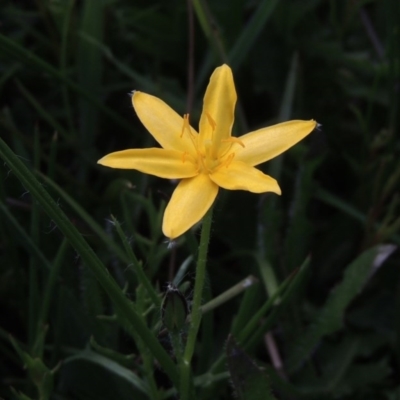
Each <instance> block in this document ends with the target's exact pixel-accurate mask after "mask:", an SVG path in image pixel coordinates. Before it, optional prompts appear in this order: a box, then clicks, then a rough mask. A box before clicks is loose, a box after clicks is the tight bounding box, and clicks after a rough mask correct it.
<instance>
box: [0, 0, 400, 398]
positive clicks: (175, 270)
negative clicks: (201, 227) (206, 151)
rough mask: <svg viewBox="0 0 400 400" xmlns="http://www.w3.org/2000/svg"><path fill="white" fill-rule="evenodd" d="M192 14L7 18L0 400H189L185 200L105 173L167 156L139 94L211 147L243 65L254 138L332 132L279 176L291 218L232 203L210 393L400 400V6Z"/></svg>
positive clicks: (211, 269)
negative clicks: (177, 222) (204, 132)
mask: <svg viewBox="0 0 400 400" xmlns="http://www.w3.org/2000/svg"><path fill="white" fill-rule="evenodd" d="M191 5H192V7H189V8H188V2H187V1H181V0H172V1H168V2H162V1H155V0H151V1H144V0H80V1H78V0H37V1H20V0H15V1H0V8H1V17H0V18H1V21H0V23H1V33H0V129H1V134H0V136H1V138H0V139H1V142H0V158H1V164H0V216H1V217H0V221H1V222H0V398H6V399H8V398H16V399H23V400H26V399H40V400H46V399H55V400H67V399H82V400H83V399H85V400H86V399H111V398H112V399H114V398H115V399H121V400H124V399H132V398H135V399H136V398H137V399H164V398H175V397H174V396H177V394H176V388H177V387H179V376H180V370H179V368H178V367H177V365H178V366H179V362H180V359H181V357H182V354H180V352H181V350H182V349H181V347H182V348H183V347H184V344H185V341H186V339H187V335H188V332H187V326H188V325H189V322H190V321H186V323H183V317H182V315H181V314H180V317H179V318H178V319H179V329H178V330H177V331H178V332H175V335H170V334H169V333H168V332H166V330H165V329H164V327H163V325H162V321H161V311H160V305H161V302H162V299H163V293H164V292H165V290H166V288H167V287H168V286H167V285H168V283H171V284H172V283H173V284H174V285H176V286H178V287H179V290H180V291H181V292H182V297H180V298H179V299H178V300H179V302H178V305H182V304H183V303H185V304H186V303H188V305H189V309H190V305H191V302H192V297H193V285H194V282H193V280H194V276H195V271H194V267H195V262H194V261H193V260H195V259H196V256H197V251H198V249H197V248H198V242H199V234H198V230H196V229H194V230H192V231H191V232H188V233H187V234H185V235H184V236H183V237H182V238H180V239H179V240H178V241H177V243H176V246H175V247H173V248H170V247H168V243H166V242H165V239H164V238H163V236H162V232H161V221H162V216H163V211H164V208H165V204H166V203H167V202H168V199H169V197H170V195H171V193H172V190H173V188H174V183H171V182H168V181H167V180H160V179H157V178H154V177H151V176H147V175H144V174H140V173H138V172H136V171H121V170H111V169H106V168H103V167H101V166H99V165H97V164H96V161H97V160H98V159H99V158H100V157H102V156H103V155H105V154H107V153H110V152H112V151H116V150H122V149H127V148H143V147H153V146H155V145H156V144H155V143H154V140H153V138H152V137H151V136H150V135H149V134H148V133H147V132H146V130H145V128H144V127H143V126H142V125H141V124H140V122H139V121H138V119H137V117H136V116H135V113H134V111H133V109H132V105H131V101H130V97H129V96H128V94H129V93H130V92H131V91H132V90H141V91H144V92H148V93H151V94H153V95H156V96H158V97H160V98H162V99H163V100H164V101H166V102H167V103H168V104H170V105H171V107H173V108H174V109H175V110H176V111H177V112H178V113H180V114H183V113H186V112H190V114H191V122H192V124H193V126H195V127H197V122H198V117H199V115H200V112H201V106H202V96H203V94H204V89H205V87H206V85H207V82H208V79H209V76H210V74H211V72H212V70H213V69H214V68H215V67H216V66H218V65H221V64H222V63H224V62H226V63H227V64H229V65H230V66H232V69H233V72H234V78H235V85H236V89H237V92H238V107H237V110H236V121H235V126H234V130H233V131H234V134H235V135H236V136H239V135H242V134H244V133H246V132H248V131H251V130H255V129H258V128H260V127H263V126H267V125H271V124H273V123H276V122H280V121H284V120H289V119H311V118H313V119H315V120H317V121H318V122H319V123H321V124H322V127H321V128H320V129H318V130H316V131H315V132H313V133H312V134H311V135H310V136H309V137H308V138H306V139H305V140H304V141H302V142H301V143H299V144H298V145H296V146H295V147H294V148H292V149H290V150H289V151H288V152H286V153H285V154H284V155H281V156H279V157H278V158H276V159H274V160H272V161H271V162H269V163H268V164H266V165H261V166H260V167H259V168H260V169H262V170H263V171H264V172H266V173H269V174H270V175H272V176H273V177H274V178H276V179H277V180H278V181H279V184H280V186H281V188H282V196H280V197H278V196H276V195H274V194H263V195H255V194H251V193H248V192H233V191H232V192H229V193H228V192H226V191H221V193H220V194H219V196H218V199H217V201H216V204H215V206H214V214H213V225H212V238H211V244H210V248H209V252H208V254H209V260H208V264H207V278H206V286H205V288H204V290H203V303H209V304H208V307H205V308H204V309H205V310H206V311H207V313H206V314H205V315H204V317H203V320H202V326H201V328H200V334H199V337H198V338H197V343H196V350H195V354H194V359H193V369H192V371H191V378H193V382H191V383H190V390H191V391H192V393H196V395H197V397H198V399H205V400H207V399H209V400H215V399H231V398H232V397H233V396H234V394H233V392H236V395H237V397H238V398H243V399H257V398H263V399H267V397H265V396H267V393H273V395H274V396H275V397H276V398H279V399H285V400H286V399H287V400H290V399H319V400H321V399H345V400H347V399H349V400H350V399H352V400H354V399H362V400H369V399H371V400H377V399H378V400H380V399H383V400H395V399H397V398H398V397H399V396H400V387H399V385H398V382H399V376H400V318H398V315H399V312H400V270H399V268H398V265H399V261H400V260H399V252H398V250H397V251H396V249H397V247H396V246H398V245H399V244H400V232H399V231H400V217H399V215H400V198H399V188H400V137H399V129H400V124H399V119H400V117H399V115H400V114H399V108H400V106H399V104H400V101H399V97H400V91H399V84H400V83H399V82H400V61H399V60H400V46H399V43H400V39H399V35H400V2H399V1H398V0H379V1H378V0H366V1H358V2H357V1H346V0H338V1H336V0H331V1H322V0H309V1H299V0H283V1H271V0H259V1H251V0H231V1H209V0H193V1H192V3H191ZM190 15H191V16H192V17H193V27H192V28H193V38H194V41H193V42H190V40H189V38H190V29H191V28H190V27H189V22H190V20H191V18H189V16H190ZM191 43H192V44H191ZM190 46H193V47H192V48H190ZM190 54H192V56H190ZM190 57H193V59H191V58H190ZM189 61H193V65H194V78H193V80H190V79H188V76H189V73H188V67H189V64H190V63H189ZM250 275H253V276H255V277H256V278H252V279H250V280H249V281H248V282H250V281H251V283H249V287H247V286H246V285H245V284H243V285H244V286H243V285H242V287H241V288H237V291H236V288H235V290H233V291H229V292H228V290H229V289H230V288H232V287H235V285H236V284H237V283H238V282H242V281H243V279H245V278H246V277H248V276H250ZM256 281H257V283H254V282H256ZM245 282H246V281H245ZM242 292H244V293H243V294H242ZM221 294H223V297H222V300H221V299H219V301H218V304H217V305H215V304H214V303H213V299H215V298H216V297H217V296H219V295H221ZM224 296H225V297H224ZM221 304H222V305H221ZM185 307H186V306H185ZM180 311H181V312H182V310H180ZM183 311H184V313H186V308H185V310H183ZM174 318H175V317H174ZM174 318H173V319H172V322H173V323H176V320H175V319H174ZM229 334H233V335H234V337H235V338H236V340H237V344H236V343H233V342H232V341H231V342H229V344H228V353H226V352H225V350H226V346H225V345H226V341H227V338H228V336H229ZM232 353H235V354H236V355H238V356H237V357H232ZM241 368H243V371H242V370H241ZM265 377H268V379H264V378H265ZM258 385H260V387H262V390H265V396H264V397H257V394H251V390H250V391H249V390H248V389H249V388H250V389H254V390H255V393H257V392H258V387H259V386H258ZM263 385H265V387H264V386H263ZM271 396H272V395H271ZM271 398H273V397H271Z"/></svg>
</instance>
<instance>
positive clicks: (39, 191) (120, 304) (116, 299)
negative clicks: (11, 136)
mask: <svg viewBox="0 0 400 400" xmlns="http://www.w3.org/2000/svg"><path fill="white" fill-rule="evenodd" d="M0 157H1V158H2V159H3V160H4V161H5V162H6V163H7V164H8V166H9V168H10V169H11V170H12V171H13V173H14V174H15V175H16V177H17V178H18V179H19V180H20V181H21V183H22V184H23V185H24V187H25V188H26V189H27V190H29V191H30V193H31V195H32V196H33V197H34V198H35V199H36V200H37V201H38V202H39V203H40V204H41V205H42V207H43V209H44V211H45V212H46V213H47V214H48V216H49V217H50V218H51V219H53V220H54V222H55V223H56V224H57V226H58V228H59V229H60V231H61V232H62V233H63V234H64V235H65V236H66V237H67V238H68V240H69V241H70V243H71V245H72V246H73V247H74V248H75V249H76V251H77V252H78V253H79V254H80V256H81V258H82V260H83V261H84V262H85V264H86V266H87V267H88V268H90V269H91V271H92V272H93V274H94V276H95V277H96V279H97V280H98V281H99V283H100V285H101V286H102V287H103V289H104V290H105V292H106V293H107V294H108V296H109V297H110V298H111V300H112V301H113V303H114V305H115V306H116V308H117V309H118V311H119V313H120V314H121V316H123V317H124V319H125V320H126V323H127V324H129V325H130V326H131V327H132V329H133V330H134V331H136V332H137V334H138V335H139V336H140V338H141V339H142V340H143V342H144V343H145V344H146V346H147V347H148V348H149V350H150V351H151V352H152V353H153V355H154V357H156V358H157V359H158V361H159V362H160V364H161V366H162V367H163V368H164V370H165V372H166V374H167V375H168V376H169V377H170V379H171V381H172V382H173V383H174V384H175V385H177V386H178V385H179V378H178V373H177V369H176V366H175V364H174V363H173V362H172V360H171V358H170V357H169V356H168V354H167V353H166V351H165V350H164V349H163V348H162V346H161V345H160V343H159V342H158V341H157V339H156V338H155V337H154V335H153V333H152V332H151V331H150V330H149V328H148V327H147V326H146V325H145V323H144V321H143V319H142V318H141V317H140V316H139V315H138V314H137V313H136V312H135V311H134V309H133V307H132V306H131V303H130V301H129V300H128V299H127V298H126V297H125V295H124V294H123V292H122V290H121V289H120V288H119V287H118V285H117V283H116V282H115V280H114V279H113V278H112V277H111V276H110V274H109V272H108V271H107V269H106V268H105V266H104V265H103V263H102V262H101V261H100V259H99V258H98V257H97V255H96V254H95V252H94V251H93V250H92V248H91V247H90V246H89V245H88V243H87V242H86V240H85V239H84V238H83V237H82V235H81V234H80V233H79V232H78V230H77V229H76V227H75V226H74V225H73V224H72V223H71V222H70V221H69V219H68V218H67V217H66V215H65V214H64V213H63V212H62V211H61V210H60V208H59V207H58V205H57V203H56V202H55V201H54V200H53V199H52V198H51V197H50V195H49V194H48V193H47V191H46V190H45V189H44V188H43V186H42V185H41V184H40V183H39V182H38V181H37V180H36V178H35V176H34V175H33V174H32V173H31V172H30V171H29V169H28V168H27V167H26V166H25V165H24V164H23V162H22V161H21V160H20V159H19V158H18V157H17V156H16V155H15V154H14V153H13V152H12V150H11V149H10V148H9V147H8V146H7V145H6V143H5V142H4V141H3V140H2V139H1V138H0Z"/></svg>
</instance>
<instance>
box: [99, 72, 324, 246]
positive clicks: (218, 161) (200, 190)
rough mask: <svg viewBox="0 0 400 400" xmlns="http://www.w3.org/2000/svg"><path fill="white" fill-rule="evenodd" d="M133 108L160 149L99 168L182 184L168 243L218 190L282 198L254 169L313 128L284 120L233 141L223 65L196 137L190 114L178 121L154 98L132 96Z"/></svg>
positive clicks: (110, 158) (168, 216)
mask: <svg viewBox="0 0 400 400" xmlns="http://www.w3.org/2000/svg"><path fill="white" fill-rule="evenodd" d="M132 103H133V107H134V109H135V111H136V113H137V115H138V117H139V119H140V120H141V121H142V123H143V125H144V126H145V127H146V129H147V130H148V131H149V132H150V133H151V134H152V135H153V137H154V139H156V141H157V142H158V143H159V144H160V145H161V147H162V148H149V149H131V150H123V151H117V152H115V153H111V154H108V155H106V156H105V157H103V158H102V159H100V160H99V161H98V163H99V164H102V165H105V166H107V167H111V168H122V169H136V170H138V171H141V172H144V173H146V174H151V175H155V176H158V177H160V178H167V179H181V181H180V182H179V184H178V186H177V187H176V189H175V191H174V193H173V194H172V197H171V200H170V202H169V203H168V205H167V207H166V209H165V213H164V220H163V226H162V230H163V232H164V234H165V236H167V237H169V238H171V239H175V238H176V237H178V236H180V235H182V234H183V233H184V232H186V231H187V230H188V229H190V228H191V227H192V226H193V225H194V224H196V223H197V222H198V221H200V220H201V218H202V217H203V216H204V215H205V213H206V212H207V211H208V209H209V208H210V207H211V205H212V204H213V202H214V200H215V198H216V196H217V194H218V189H219V187H221V188H223V189H230V190H248V191H250V192H253V193H264V192H274V193H276V194H281V189H280V188H279V185H278V183H277V182H276V180H275V179H273V178H271V177H270V176H268V175H265V174H264V173H262V172H261V171H260V170H258V169H256V168H254V166H255V165H258V164H261V163H263V162H265V161H268V160H270V159H271V158H274V157H276V156H277V155H279V154H281V153H282V152H284V151H285V150H287V149H288V148H289V147H291V146H293V145H294V144H296V143H297V142H298V141H300V140H301V139H303V138H304V137H305V136H306V135H308V134H309V133H310V132H312V131H313V129H314V128H315V127H316V125H317V123H316V122H315V121H313V120H311V121H288V122H284V123H281V124H277V125H273V126H270V127H268V128H262V129H259V130H256V131H253V132H250V133H247V134H246V135H243V136H241V137H239V138H236V137H233V136H231V130H232V125H233V120H234V109H235V103H236V90H235V85H234V83H233V76H232V71H231V69H230V68H229V67H228V66H227V65H222V66H221V67H219V68H217V69H216V70H215V71H214V73H213V74H212V75H211V78H210V83H209V85H208V87H207V90H206V94H205V96H204V103H203V112H202V114H201V117H200V124H199V133H197V132H196V130H194V129H193V128H192V127H191V126H190V124H189V115H188V114H186V115H184V116H183V118H182V117H181V116H179V115H178V114H177V113H176V112H175V111H174V110H172V109H171V108H170V107H169V106H168V105H167V104H165V103H164V102H163V101H162V100H160V99H159V98H157V97H154V96H151V95H149V94H146V93H141V92H137V91H136V92H134V94H133V96H132Z"/></svg>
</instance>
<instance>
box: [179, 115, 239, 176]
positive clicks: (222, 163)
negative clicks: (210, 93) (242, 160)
mask: <svg viewBox="0 0 400 400" xmlns="http://www.w3.org/2000/svg"><path fill="white" fill-rule="evenodd" d="M206 117H207V121H208V123H209V124H210V126H211V136H210V137H207V138H203V137H202V135H201V134H199V135H197V134H195V133H193V132H192V129H191V127H190V123H189V114H184V116H183V126H182V132H181V137H183V135H186V136H187V137H189V138H190V140H191V141H192V143H193V145H194V148H195V149H196V156H195V157H196V160H195V163H196V164H197V169H198V171H199V173H205V174H212V173H213V172H216V171H217V170H219V169H221V168H228V167H229V165H230V164H231V162H232V160H233V159H234V157H235V153H234V152H233V151H231V148H232V145H233V144H234V143H238V144H239V145H240V146H242V147H244V144H243V143H242V142H241V141H240V140H239V139H238V138H236V137H232V136H230V137H229V138H227V139H223V140H219V143H214V141H215V140H216V139H215V129H216V127H217V124H216V122H215V121H214V119H213V118H212V117H211V115H210V114H209V113H208V112H206ZM187 155H188V154H187V153H184V154H183V156H182V161H183V162H185V160H186V159H187Z"/></svg>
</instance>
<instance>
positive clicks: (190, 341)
mask: <svg viewBox="0 0 400 400" xmlns="http://www.w3.org/2000/svg"><path fill="white" fill-rule="evenodd" d="M211 220H212V207H211V208H210V209H209V210H208V212H207V214H206V215H205V217H204V219H203V226H202V229H201V237H200V245H199V254H198V259H197V265H196V278H195V284H194V295H193V303H192V312H191V314H190V327H189V334H188V338H187V342H186V347H185V351H184V353H183V358H182V363H181V365H180V371H181V374H180V375H181V377H180V378H181V400H193V397H190V396H189V394H190V388H191V387H193V384H192V383H191V380H190V379H191V377H190V376H191V365H190V364H191V361H192V357H193V354H194V349H195V345H196V338H197V333H198V331H199V327H200V322H201V315H202V312H201V299H202V295H203V287H204V280H205V276H206V262H207V252H208V244H209V241H210V231H211Z"/></svg>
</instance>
